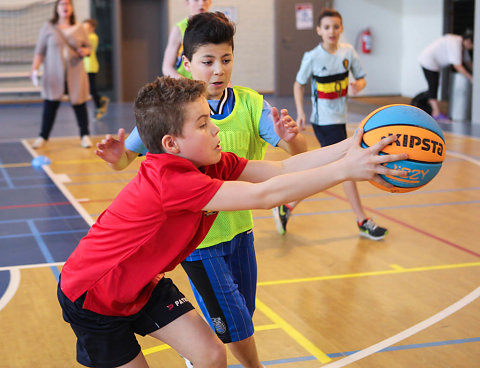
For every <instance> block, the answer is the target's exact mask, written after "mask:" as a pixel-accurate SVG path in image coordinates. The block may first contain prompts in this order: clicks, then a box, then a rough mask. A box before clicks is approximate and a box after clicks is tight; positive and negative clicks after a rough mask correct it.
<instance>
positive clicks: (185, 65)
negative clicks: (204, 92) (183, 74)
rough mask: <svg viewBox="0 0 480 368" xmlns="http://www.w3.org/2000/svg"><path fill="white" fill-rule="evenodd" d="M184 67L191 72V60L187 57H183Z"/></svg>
mask: <svg viewBox="0 0 480 368" xmlns="http://www.w3.org/2000/svg"><path fill="white" fill-rule="evenodd" d="M182 61H183V67H184V68H185V70H186V71H187V72H190V71H191V70H190V60H188V59H187V57H186V56H185V55H182Z"/></svg>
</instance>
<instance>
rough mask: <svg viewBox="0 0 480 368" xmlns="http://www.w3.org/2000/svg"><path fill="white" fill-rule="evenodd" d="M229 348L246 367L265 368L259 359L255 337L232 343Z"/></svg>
mask: <svg viewBox="0 0 480 368" xmlns="http://www.w3.org/2000/svg"><path fill="white" fill-rule="evenodd" d="M228 348H229V349H230V351H231V352H232V353H233V355H234V356H235V358H237V359H238V360H239V361H240V363H242V365H243V366H244V367H246V368H247V367H252V368H263V365H262V363H260V360H259V358H258V352H257V346H256V344H255V338H254V337H253V335H252V336H250V337H247V338H246V339H243V340H240V341H235V342H231V343H230V344H228Z"/></svg>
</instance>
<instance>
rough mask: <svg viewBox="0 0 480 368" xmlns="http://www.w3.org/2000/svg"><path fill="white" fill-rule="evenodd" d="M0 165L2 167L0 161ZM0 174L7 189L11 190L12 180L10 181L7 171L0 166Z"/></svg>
mask: <svg viewBox="0 0 480 368" xmlns="http://www.w3.org/2000/svg"><path fill="white" fill-rule="evenodd" d="M0 165H2V161H0ZM0 172H1V173H2V175H3V177H4V178H5V181H6V183H7V187H8V188H13V187H14V185H13V182H12V180H11V179H10V176H9V175H8V173H7V170H6V169H5V168H3V167H1V166H0Z"/></svg>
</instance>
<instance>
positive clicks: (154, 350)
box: [142, 344, 171, 355]
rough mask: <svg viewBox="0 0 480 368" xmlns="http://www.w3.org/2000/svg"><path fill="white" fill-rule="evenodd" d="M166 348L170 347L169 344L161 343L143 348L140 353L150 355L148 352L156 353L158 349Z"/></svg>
mask: <svg viewBox="0 0 480 368" xmlns="http://www.w3.org/2000/svg"><path fill="white" fill-rule="evenodd" d="M168 349H171V347H170V345H168V344H162V345H158V346H154V347H153V348H148V349H143V350H142V353H143V355H150V354H153V353H158V352H159V351H164V350H168Z"/></svg>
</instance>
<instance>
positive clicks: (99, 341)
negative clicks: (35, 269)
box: [57, 278, 194, 368]
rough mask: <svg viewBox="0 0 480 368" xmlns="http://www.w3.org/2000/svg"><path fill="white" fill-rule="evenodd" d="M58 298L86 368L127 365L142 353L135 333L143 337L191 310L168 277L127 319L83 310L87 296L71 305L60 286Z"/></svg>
mask: <svg viewBox="0 0 480 368" xmlns="http://www.w3.org/2000/svg"><path fill="white" fill-rule="evenodd" d="M60 282H61V281H60ZM57 295H58V300H59V302H60V305H61V307H62V310H63V319H64V320H65V321H66V322H68V323H70V326H71V327H72V329H73V332H75V335H76V336H77V361H78V362H79V363H80V364H83V365H85V366H87V367H100V368H101V367H117V366H120V365H123V364H126V363H128V362H130V361H131V360H133V359H134V358H135V357H136V356H137V355H138V353H140V350H141V349H140V345H139V344H138V342H137V339H136V338H135V334H139V335H142V336H145V335H147V334H149V333H152V332H154V331H156V330H158V329H159V328H162V327H164V326H166V325H168V324H169V323H170V322H173V321H174V320H176V319H177V318H179V317H180V316H182V315H184V314H185V313H187V312H189V311H191V310H192V309H194V308H193V306H192V305H191V304H190V302H189V301H188V300H187V299H186V298H185V296H184V295H183V294H182V293H181V292H180V290H178V288H177V287H176V286H175V284H174V283H173V282H172V280H170V279H168V278H163V279H162V280H160V281H159V282H158V284H157V286H156V287H155V289H154V290H153V292H152V295H151V297H150V299H149V301H148V303H147V304H146V305H145V306H144V307H143V308H142V309H141V310H140V312H138V313H136V314H134V315H132V316H127V317H114V316H105V315H102V314H98V313H95V312H92V311H89V310H86V309H83V308H82V306H83V302H84V300H85V295H86V294H84V295H83V296H81V297H80V298H78V299H77V300H76V301H75V302H71V301H70V300H69V299H68V298H67V297H66V296H65V294H64V293H63V292H62V290H61V289H60V283H59V287H58V289H57Z"/></svg>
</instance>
